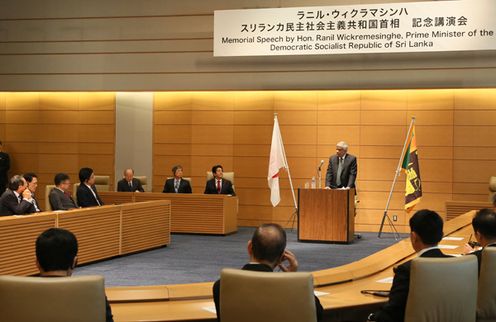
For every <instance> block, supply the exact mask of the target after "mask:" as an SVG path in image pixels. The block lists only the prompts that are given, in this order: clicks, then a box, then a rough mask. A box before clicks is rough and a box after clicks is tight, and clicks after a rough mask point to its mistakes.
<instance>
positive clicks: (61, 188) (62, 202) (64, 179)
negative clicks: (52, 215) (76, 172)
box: [48, 173, 77, 210]
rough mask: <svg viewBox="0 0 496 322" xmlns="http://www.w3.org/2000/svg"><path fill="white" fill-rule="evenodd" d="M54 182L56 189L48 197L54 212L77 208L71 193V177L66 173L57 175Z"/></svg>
mask: <svg viewBox="0 0 496 322" xmlns="http://www.w3.org/2000/svg"><path fill="white" fill-rule="evenodd" d="M53 181H54V183H55V188H53V189H52V190H51V191H50V194H49V195H48V200H49V201H50V205H51V206H52V210H70V209H74V208H77V205H76V203H75V202H74V199H72V196H71V193H70V192H69V188H70V186H71V181H70V179H69V176H68V175H67V174H65V173H57V174H56V175H55V178H54V180H53Z"/></svg>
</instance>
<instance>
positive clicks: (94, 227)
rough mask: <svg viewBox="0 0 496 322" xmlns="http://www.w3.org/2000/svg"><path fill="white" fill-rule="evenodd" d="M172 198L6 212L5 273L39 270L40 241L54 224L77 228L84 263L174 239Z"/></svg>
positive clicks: (2, 231)
mask: <svg viewBox="0 0 496 322" xmlns="http://www.w3.org/2000/svg"><path fill="white" fill-rule="evenodd" d="M170 213H171V207H170V201H166V200H160V201H149V202H143V203H131V204H122V205H108V206H102V207H94V208H82V209H75V210H71V211H53V212H44V213H40V214H34V215H27V216H8V217H0V258H2V260H1V261H0V275H33V274H36V273H38V269H37V268H36V254H35V241H36V238H37V237H38V235H39V234H41V233H42V232H43V231H45V230H46V229H48V228H52V227H60V228H65V229H69V230H70V231H72V232H73V233H74V234H75V235H76V237H77V239H78V244H79V252H78V263H79V264H86V263H90V262H94V261H99V260H102V259H107V258H112V257H115V256H120V255H126V254H130V253H134V252H137V251H143V250H147V249H152V248H156V247H160V246H165V245H168V244H169V243H170Z"/></svg>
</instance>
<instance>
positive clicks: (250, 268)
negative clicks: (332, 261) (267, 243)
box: [212, 264, 324, 321]
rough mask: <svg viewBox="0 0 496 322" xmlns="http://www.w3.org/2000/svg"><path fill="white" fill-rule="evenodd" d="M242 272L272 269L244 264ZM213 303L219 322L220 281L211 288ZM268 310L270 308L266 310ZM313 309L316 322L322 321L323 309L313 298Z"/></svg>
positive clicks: (317, 300)
mask: <svg viewBox="0 0 496 322" xmlns="http://www.w3.org/2000/svg"><path fill="white" fill-rule="evenodd" d="M242 270H245V271H257V272H272V268H271V267H270V266H268V265H265V264H246V265H245V266H243V268H242ZM212 291H213V295H214V302H215V310H216V311H217V321H220V280H217V281H216V282H215V283H214V286H213V288H212ZM267 309H268V310H269V309H270V307H268V308H267ZM315 309H316V311H317V321H322V316H323V315H324V308H323V307H322V304H320V301H319V299H318V298H317V297H316V296H315Z"/></svg>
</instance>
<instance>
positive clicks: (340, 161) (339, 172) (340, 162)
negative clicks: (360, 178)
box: [336, 158, 343, 187]
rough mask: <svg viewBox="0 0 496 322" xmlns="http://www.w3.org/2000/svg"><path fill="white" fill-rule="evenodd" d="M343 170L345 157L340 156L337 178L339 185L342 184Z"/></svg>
mask: <svg viewBox="0 0 496 322" xmlns="http://www.w3.org/2000/svg"><path fill="white" fill-rule="evenodd" d="M342 172H343V158H339V161H338V173H337V175H336V176H337V178H336V185H337V186H338V187H339V186H340V185H341V173H342Z"/></svg>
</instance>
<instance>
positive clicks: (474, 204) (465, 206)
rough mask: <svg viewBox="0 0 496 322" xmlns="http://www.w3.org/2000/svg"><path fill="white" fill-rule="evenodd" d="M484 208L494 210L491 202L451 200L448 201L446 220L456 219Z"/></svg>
mask: <svg viewBox="0 0 496 322" xmlns="http://www.w3.org/2000/svg"><path fill="white" fill-rule="evenodd" d="M484 208H493V205H492V204H491V203H490V202H489V201H463V200H449V201H446V220H451V219H454V218H456V217H458V216H460V215H463V214H465V213H467V212H469V211H471V210H479V209H484Z"/></svg>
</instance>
